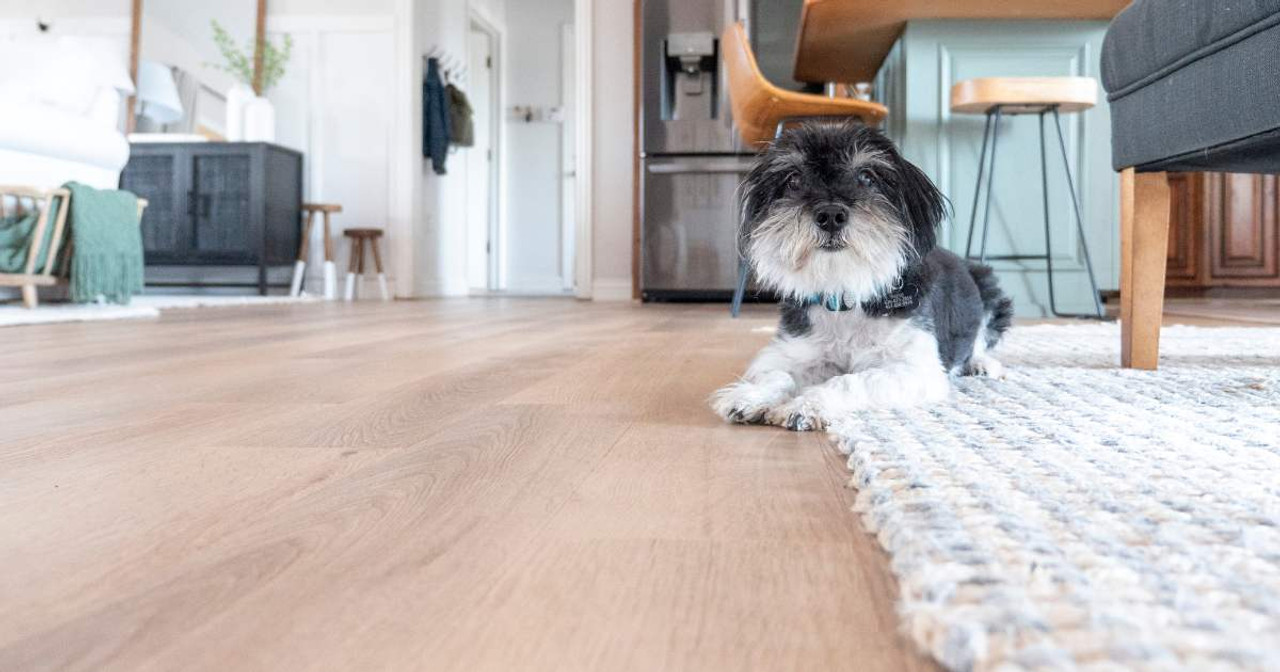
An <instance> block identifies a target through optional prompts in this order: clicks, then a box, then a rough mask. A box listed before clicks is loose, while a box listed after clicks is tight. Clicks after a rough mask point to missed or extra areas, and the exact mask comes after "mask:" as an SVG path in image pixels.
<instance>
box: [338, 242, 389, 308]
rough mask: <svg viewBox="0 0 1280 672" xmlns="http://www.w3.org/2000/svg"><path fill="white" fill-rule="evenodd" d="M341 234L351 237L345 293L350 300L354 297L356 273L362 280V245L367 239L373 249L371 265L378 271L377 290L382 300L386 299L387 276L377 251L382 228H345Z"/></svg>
mask: <svg viewBox="0 0 1280 672" xmlns="http://www.w3.org/2000/svg"><path fill="white" fill-rule="evenodd" d="M342 235H344V236H346V237H348V238H350V239H351V261H350V263H348V264H347V295H346V299H347V300H348V301H352V300H354V299H355V298H356V275H357V274H359V276H360V279H361V280H364V246H365V242H366V241H368V243H369V247H370V248H372V249H373V265H374V268H376V269H377V271H378V291H379V292H381V293H382V300H383V301H388V300H390V299H391V295H390V294H389V293H388V292H387V276H386V274H385V273H383V272H382V255H381V254H380V253H379V252H378V239H379V238H381V237H382V229H347V230H346V231H343V232H342Z"/></svg>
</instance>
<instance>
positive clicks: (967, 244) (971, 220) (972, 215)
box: [964, 112, 991, 259]
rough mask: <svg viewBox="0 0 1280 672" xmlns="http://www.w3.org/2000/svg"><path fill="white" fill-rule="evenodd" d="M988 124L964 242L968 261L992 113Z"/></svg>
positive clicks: (971, 248)
mask: <svg viewBox="0 0 1280 672" xmlns="http://www.w3.org/2000/svg"><path fill="white" fill-rule="evenodd" d="M986 116H987V122H986V124H984V125H983V127H982V151H981V152H979V153H978V179H977V180H975V181H974V185H973V207H972V208H971V209H970V210H969V235H968V236H967V237H965V241H964V258H965V259H968V258H969V257H970V256H971V255H972V254H973V252H972V250H973V228H974V226H973V225H974V224H976V223H977V222H978V199H979V198H980V197H981V196H982V171H983V170H984V169H985V168H986V166H987V144H988V143H990V142H991V113H990V112H988V113H987V115H986Z"/></svg>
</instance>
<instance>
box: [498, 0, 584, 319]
mask: <svg viewBox="0 0 1280 672" xmlns="http://www.w3.org/2000/svg"><path fill="white" fill-rule="evenodd" d="M506 20H507V23H508V25H510V26H515V27H516V29H514V30H512V31H510V33H509V35H508V36H507V40H506V47H507V50H506V53H507V59H506V62H507V64H508V70H507V72H506V75H505V80H506V81H507V82H508V84H507V87H506V96H505V105H504V115H503V116H504V121H503V123H504V124H505V125H506V132H507V135H506V137H507V143H506V162H507V165H508V167H509V170H508V179H507V182H506V189H505V195H506V198H507V216H506V218H505V222H504V228H505V234H506V235H505V236H504V239H505V244H506V253H505V254H504V255H503V256H504V260H505V262H506V269H505V274H504V275H505V278H506V286H505V289H507V290H508V291H511V292H516V293H534V294H559V293H562V292H563V287H564V279H563V278H562V277H561V268H562V267H561V259H560V257H561V246H562V236H561V212H560V206H561V203H560V189H561V172H562V168H561V158H562V157H561V154H562V152H561V133H562V132H563V131H564V126H563V124H560V123H556V122H551V121H545V120H543V121H532V122H525V121H523V120H520V119H516V118H512V117H510V116H508V114H507V112H506V110H509V109H510V108H511V107H512V106H517V105H518V106H534V107H537V108H542V109H546V108H548V107H552V106H557V105H560V104H561V101H562V100H563V98H562V92H561V88H562V87H561V81H560V80H561V62H560V46H559V45H560V41H561V30H562V26H563V25H564V24H566V23H572V22H573V0H541V1H540V2H537V3H533V2H516V3H512V4H511V5H509V6H508V7H507V15H506Z"/></svg>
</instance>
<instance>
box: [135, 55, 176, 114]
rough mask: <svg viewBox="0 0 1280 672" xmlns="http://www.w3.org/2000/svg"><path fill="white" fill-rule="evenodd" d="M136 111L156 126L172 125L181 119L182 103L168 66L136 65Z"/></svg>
mask: <svg viewBox="0 0 1280 672" xmlns="http://www.w3.org/2000/svg"><path fill="white" fill-rule="evenodd" d="M137 111H138V114H139V115H141V116H144V117H146V118H148V119H150V120H152V121H154V122H155V123H157V124H172V123H173V122H175V121H178V120H179V119H181V118H182V115H183V110H182V101H181V100H179V98H178V85H177V84H175V83H174V81H173V71H172V70H170V69H169V66H167V65H164V64H163V63H156V62H155V61H142V62H140V63H138V108H137Z"/></svg>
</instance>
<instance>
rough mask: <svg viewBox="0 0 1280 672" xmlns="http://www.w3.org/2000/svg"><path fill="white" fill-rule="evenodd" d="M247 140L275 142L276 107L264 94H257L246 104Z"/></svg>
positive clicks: (245, 126)
mask: <svg viewBox="0 0 1280 672" xmlns="http://www.w3.org/2000/svg"><path fill="white" fill-rule="evenodd" d="M244 140H245V142H275V140H276V107H275V106H274V105H272V104H271V101H269V100H267V99H266V98H263V97H262V96H255V97H254V98H253V100H250V101H249V102H248V103H247V104H246V105H245V106H244Z"/></svg>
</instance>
